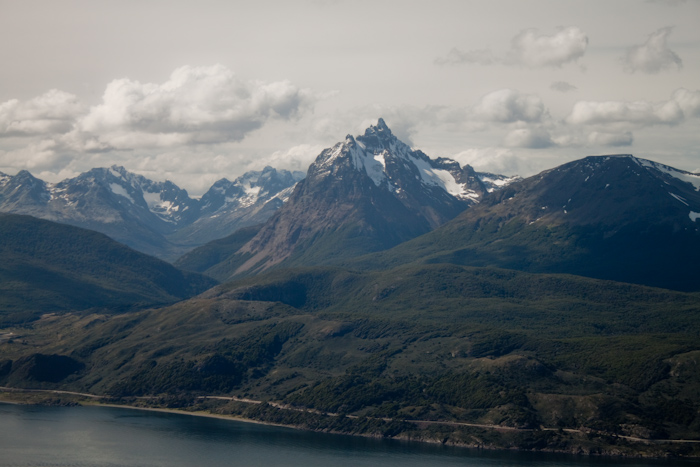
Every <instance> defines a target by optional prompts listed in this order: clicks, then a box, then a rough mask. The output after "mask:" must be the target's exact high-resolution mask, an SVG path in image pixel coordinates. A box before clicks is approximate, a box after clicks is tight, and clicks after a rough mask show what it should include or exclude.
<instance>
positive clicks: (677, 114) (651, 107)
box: [567, 100, 685, 127]
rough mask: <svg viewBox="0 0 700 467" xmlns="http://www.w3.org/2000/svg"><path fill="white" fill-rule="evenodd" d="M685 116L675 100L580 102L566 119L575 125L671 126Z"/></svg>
mask: <svg viewBox="0 0 700 467" xmlns="http://www.w3.org/2000/svg"><path fill="white" fill-rule="evenodd" d="M684 118H685V116H684V114H683V110H682V109H681V107H680V105H678V103H677V102H676V101H675V100H669V101H664V102H660V103H651V102H648V101H634V102H625V101H607V102H592V101H579V102H576V104H574V107H573V109H572V111H571V114H570V115H569V116H568V118H567V120H568V121H569V122H570V123H573V124H576V125H605V124H622V125H629V126H633V127H644V126H648V125H658V124H665V125H674V124H678V123H680V122H682V121H683V120H684Z"/></svg>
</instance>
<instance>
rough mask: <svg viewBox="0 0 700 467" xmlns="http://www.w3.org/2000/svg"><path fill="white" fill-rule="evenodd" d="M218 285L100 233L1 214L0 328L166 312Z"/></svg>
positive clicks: (31, 218)
mask: <svg viewBox="0 0 700 467" xmlns="http://www.w3.org/2000/svg"><path fill="white" fill-rule="evenodd" d="M214 284H215V282H214V281H213V280H212V279H209V278H206V277H204V276H201V275H199V274H194V273H186V272H182V271H180V270H178V269H176V268H174V267H173V266H172V265H170V264H168V263H166V262H164V261H160V260H157V259H155V258H152V257H150V256H147V255H144V254H142V253H138V252H136V251H134V250H132V249H130V248H128V247H126V246H124V245H122V244H120V243H117V242H115V241H114V240H111V239H110V238H108V237H107V236H105V235H103V234H99V233H96V232H93V231H89V230H85V229H80V228H77V227H71V226H67V225H63V224H57V223H53V222H49V221H44V220H39V219H36V218H33V217H30V216H19V215H11V214H0V323H4V324H8V323H19V322H26V321H31V320H33V319H35V318H37V317H38V316H40V315H42V314H45V313H60V312H68V311H81V310H104V309H109V310H112V311H114V310H126V309H138V308H143V307H146V306H154V305H164V304H169V303H173V302H175V301H178V300H182V299H185V298H188V297H191V296H193V295H195V294H197V293H200V292H203V291H204V290H206V289H208V288H210V287H212V286H213V285H214Z"/></svg>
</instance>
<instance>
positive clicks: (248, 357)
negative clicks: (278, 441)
mask: <svg viewBox="0 0 700 467" xmlns="http://www.w3.org/2000/svg"><path fill="white" fill-rule="evenodd" d="M699 325H700V298H699V297H698V296H697V295H695V294H686V293H679V292H672V291H668V290H662V289H653V288H647V287H641V286H636V285H630V284H620V283H614V282H606V281H598V280H593V279H585V278H580V277H575V276H566V275H533V274H527V273H522V272H515V271H507V270H499V269H488V268H487V269H479V268H468V267H461V266H453V265H427V266H416V265H412V266H405V267H401V268H398V269H395V270H392V271H388V272H381V273H357V272H352V271H347V270H342V269H332V268H310V269H304V270H297V271H286V272H285V271H277V272H273V273H270V274H268V275H265V276H262V277H258V278H256V279H253V278H251V279H247V280H244V281H239V282H235V283H231V284H226V285H224V286H220V287H218V288H216V289H213V290H212V291H210V292H207V293H206V294H204V295H202V296H200V297H198V298H196V299H192V300H189V301H186V302H182V303H179V304H177V305H174V306H172V307H169V308H167V309H162V310H156V311H148V312H140V313H138V314H135V315H130V316H120V317H114V318H109V319H108V318H105V317H102V316H92V317H86V318H78V317H65V318H56V319H54V320H44V321H41V322H39V323H37V324H36V326H35V327H34V329H33V330H25V331H23V332H24V336H19V337H16V338H15V340H14V342H13V343H11V344H10V343H8V344H4V345H2V347H0V351H2V354H3V355H4V358H5V359H6V360H5V361H6V362H7V361H10V360H12V361H13V362H18V363H10V364H9V365H10V366H9V367H8V368H10V369H9V370H7V371H6V374H5V376H4V378H0V383H2V384H12V385H31V386H37V385H44V386H45V387H58V386H60V387H64V388H70V389H73V390H79V391H88V392H97V393H106V394H115V395H120V396H128V395H148V394H170V395H173V394H181V395H184V394H202V393H205V394H235V395H238V396H247V397H253V398H260V399H266V400H277V401H282V402H285V403H288V404H294V405H296V406H299V407H306V408H315V409H318V410H321V411H331V412H341V413H346V414H353V415H357V416H367V417H370V418H368V419H363V420H375V419H376V418H377V417H391V418H395V419H424V420H425V419H427V420H430V419H432V420H443V421H445V420H452V421H460V422H470V423H484V424H500V425H504V426H515V427H521V428H528V427H539V426H540V425H544V426H547V427H551V428H555V429H558V428H562V429H579V428H581V427H586V428H591V429H594V430H600V431H602V432H607V433H616V434H618V435H629V436H638V437H673V438H678V437H697V436H698V435H699V434H700V417H698V415H697V414H698V409H699V408H700V396H698V394H700V377H698V372H697V368H696V365H697V363H696V362H697V358H698V356H700V344H698V342H700V340H699V339H698V337H699V336H698V331H697V330H698V329H700V326H699ZM20 334H21V332H20ZM55 335H60V336H61V338H59V339H55V338H53V336H55ZM20 342H26V343H27V344H30V345H36V346H37V347H31V348H30V347H28V346H23V345H21V344H20ZM18 344H19V345H18ZM28 349H29V350H28ZM38 350H40V351H41V352H42V353H45V354H57V355H66V356H69V357H70V358H72V359H73V360H75V362H77V363H74V365H77V366H79V365H80V364H83V365H85V367H84V369H82V370H79V371H78V372H77V373H74V374H71V375H68V376H66V377H65V378H64V379H63V380H62V381H61V383H51V382H50V381H47V380H46V379H45V380H44V381H39V380H37V379H36V378H35V379H34V380H32V379H28V378H27V377H26V375H27V374H30V371H29V370H28V369H27V368H28V367H30V369H31V368H34V367H32V366H31V362H30V363H27V360H26V359H27V358H28V353H29V352H37V351H38ZM23 358H24V360H23ZM2 365H3V364H2V362H0V367H2ZM7 365H8V364H7V363H5V366H6V367H7ZM13 365H14V366H13ZM35 366H36V365H35ZM0 373H2V372H0ZM220 409H221V408H220ZM221 410H226V409H225V408H224V409H221ZM294 414H296V415H294V416H293V417H292V416H290V415H287V416H286V417H287V418H285V416H281V415H279V414H278V415H274V416H273V415H271V414H270V413H268V412H266V411H265V410H264V409H263V408H259V410H258V412H255V413H252V412H249V413H247V415H248V416H252V417H257V418H263V419H271V418H270V417H273V418H274V419H275V420H276V421H279V422H283V423H292V424H300V423H302V422H300V421H299V420H298V417H299V415H298V412H294ZM280 417H281V418H280ZM289 417H291V418H289ZM294 417H297V418H294ZM303 423H306V424H307V426H311V427H316V428H318V427H319V425H313V423H320V422H312V421H309V420H305V421H304V422H303ZM338 423H340V422H338ZM308 424H310V425H308ZM335 428H336V429H341V431H353V430H358V429H359V428H358V425H357V424H354V425H353V424H350V425H349V426H348V427H346V428H342V427H338V426H336V427H335ZM443 428H444V427H443ZM367 429H368V430H369V429H370V428H367ZM371 429H376V427H375V428H371ZM393 429H396V430H398V431H397V432H391V433H389V432H388V431H387V432H384V434H399V433H404V434H405V435H407V436H408V435H410V436H418V437H428V438H430V437H432V436H441V437H442V436H445V437H447V438H448V439H451V440H453V441H455V442H467V443H470V442H473V441H474V440H473V439H472V438H470V436H473V433H472V434H469V433H468V432H458V431H455V430H454V429H452V431H450V430H447V428H444V430H442V431H440V430H438V429H437V428H435V427H433V428H431V429H426V430H423V431H419V432H416V431H415V426H413V425H410V426H407V425H401V426H400V427H398V428H397V427H396V426H394V428H392V430H393ZM412 430H413V431H412ZM431 430H433V431H431ZM436 430H437V431H436ZM445 430H447V431H445ZM360 431H361V430H360ZM528 433H531V432H528ZM542 433H544V434H546V435H547V436H549V434H548V433H550V432H542ZM542 433H540V434H542ZM544 434H543V436H544ZM528 436H530V435H528ZM532 436H534V435H532ZM538 436H539V435H538ZM557 436H559V438H557V439H558V440H559V441H556V442H562V443H564V444H562V446H569V447H570V445H567V444H566V442H564V441H562V439H563V438H562V437H566V436H565V435H564V434H562V433H560V434H559V435H557ZM567 436H568V435H567ZM572 436H574V435H572ZM601 436H602V435H601ZM605 436H608V435H605ZM605 436H602V437H596V436H593V437H592V438H591V437H589V439H588V440H585V439H584V440H578V441H576V442H577V443H583V444H581V445H585V446H586V447H585V449H587V450H595V449H603V450H604V451H605V450H606V449H608V450H607V451H606V452H610V451H609V442H610V440H608V441H606V440H605V439H607V438H605ZM528 439H529V438H528ZM470 440H471V441H470ZM531 441H532V440H530V441H527V442H526V441H523V440H521V441H519V442H518V443H521V444H519V445H520V447H527V443H528V442H531ZM489 442H493V443H495V445H500V446H501V447H503V442H504V441H503V440H501V441H498V440H492V441H489ZM538 442H540V445H539V447H540V448H544V447H549V448H554V447H555V446H553V445H552V443H555V441H553V440H552V439H549V438H547V439H545V440H544V441H542V440H540V441H538ZM569 442H570V441H569ZM499 443H500V444H499ZM522 443H525V444H522ZM542 443H544V444H542ZM596 446H597V447H596ZM602 446H608V447H607V448H603V447H602ZM531 447H532V446H531ZM534 447H537V446H534ZM686 447H687V449H689V450H692V449H693V448H692V446H686ZM564 449H568V448H567V447H564ZM635 449H637V448H635ZM674 449H675V448H674ZM676 452H677V453H678V451H676Z"/></svg>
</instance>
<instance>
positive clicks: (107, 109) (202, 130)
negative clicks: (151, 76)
mask: <svg viewBox="0 0 700 467" xmlns="http://www.w3.org/2000/svg"><path fill="white" fill-rule="evenodd" d="M314 101H315V97H314V96H313V95H312V94H311V93H310V92H309V91H307V90H303V89H300V88H298V87H297V86H295V85H293V84H292V83H290V82H289V81H279V82H274V83H264V82H260V81H243V80H241V79H239V78H238V77H236V75H235V74H234V73H233V72H232V71H231V70H229V69H227V68H226V67H224V66H222V65H214V66H209V67H191V66H184V67H181V68H178V69H177V70H175V71H174V72H173V73H172V74H171V76H170V79H169V80H168V81H166V82H165V83H162V84H154V83H140V82H138V81H134V80H130V79H128V78H124V79H118V80H114V81H112V82H111V83H109V84H108V85H107V88H106V90H105V92H104V95H103V97H102V103H101V104H99V105H97V106H94V107H92V108H91V109H90V111H89V113H88V114H87V115H85V117H83V118H82V119H81V120H80V121H79V122H78V129H79V132H80V133H81V134H83V136H88V138H86V141H87V140H89V136H93V137H94V138H96V139H97V141H98V142H99V143H102V144H97V146H101V145H102V146H104V145H106V146H108V147H113V148H117V149H131V148H138V147H170V146H176V145H183V144H197V143H209V144H211V143H222V142H228V141H241V140H242V139H243V138H245V137H246V135H248V134H249V133H250V132H252V131H254V130H256V129H258V128H260V127H262V126H263V125H264V124H265V123H266V122H267V121H268V120H270V119H290V118H294V117H295V116H297V115H298V114H299V113H300V112H302V111H303V110H304V109H306V108H309V107H311V106H312V105H313V103H314ZM93 144H94V143H93Z"/></svg>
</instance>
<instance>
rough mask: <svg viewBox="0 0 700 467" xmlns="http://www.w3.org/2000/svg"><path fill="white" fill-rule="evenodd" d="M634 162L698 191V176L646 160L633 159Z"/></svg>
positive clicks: (699, 188)
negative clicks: (685, 183)
mask: <svg viewBox="0 0 700 467" xmlns="http://www.w3.org/2000/svg"><path fill="white" fill-rule="evenodd" d="M635 160H636V161H637V163H638V164H639V165H641V166H642V167H647V168H652V169H656V170H658V171H660V172H664V173H666V174H668V175H670V176H672V177H673V178H677V179H678V180H681V181H683V182H688V183H690V184H692V185H693V186H694V187H695V191H700V175H698V174H694V173H690V172H685V171H682V170H677V169H674V168H673V167H669V166H667V165H663V164H659V163H658V162H653V161H649V160H646V159H637V158H635Z"/></svg>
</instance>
